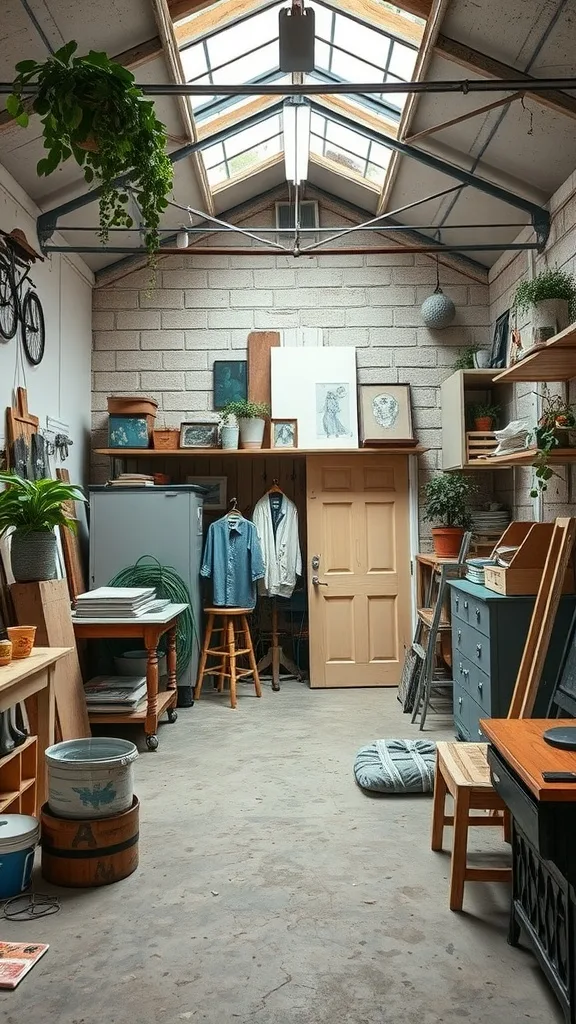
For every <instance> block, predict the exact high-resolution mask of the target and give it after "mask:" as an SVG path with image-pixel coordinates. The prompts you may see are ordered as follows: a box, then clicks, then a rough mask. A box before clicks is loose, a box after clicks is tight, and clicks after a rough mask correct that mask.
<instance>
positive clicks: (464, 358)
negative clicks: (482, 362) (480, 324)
mask: <svg viewBox="0 0 576 1024" xmlns="http://www.w3.org/2000/svg"><path fill="white" fill-rule="evenodd" d="M479 350H480V346H479V345H469V347H468V348H461V349H460V352H459V353H458V356H457V357H456V359H455V360H454V362H453V363H452V369H453V370H473V369H474V367H475V366H476V363H475V362H474V356H475V355H476V353H477V352H478V351H479Z"/></svg>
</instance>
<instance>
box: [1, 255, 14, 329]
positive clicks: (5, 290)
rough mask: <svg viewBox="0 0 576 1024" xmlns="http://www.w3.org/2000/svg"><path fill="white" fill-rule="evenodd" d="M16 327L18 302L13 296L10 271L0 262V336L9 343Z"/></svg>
mask: <svg viewBox="0 0 576 1024" xmlns="http://www.w3.org/2000/svg"><path fill="white" fill-rule="evenodd" d="M17 327H18V300H17V298H16V295H15V294H14V286H13V284H12V277H11V274H10V269H9V267H8V265H7V264H6V263H4V261H3V260H0V334H1V335H2V337H3V338H6V341H10V338H13V337H14V335H15V334H16V328H17Z"/></svg>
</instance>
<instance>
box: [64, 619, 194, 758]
mask: <svg viewBox="0 0 576 1024" xmlns="http://www.w3.org/2000/svg"><path fill="white" fill-rule="evenodd" d="M187 607H188V605H186V604H169V605H167V606H166V608H164V609H163V610H162V611H161V612H157V613H156V614H153V615H141V616H140V617H139V618H132V619H98V618H94V619H88V618H85V617H82V618H80V617H77V616H74V615H73V616H72V623H73V625H74V633H75V635H76V637H77V639H79V640H118V639H124V638H128V637H134V638H136V639H139V640H142V642H143V644H144V647H145V648H146V651H147V654H148V661H147V665H146V696H147V700H146V707H145V708H143V709H142V710H139V711H130V712H122V711H118V712H111V713H110V714H102V715H96V714H93V715H90V716H89V717H90V721H91V722H92V723H94V724H96V723H98V724H100V725H108V724H110V725H112V724H121V723H122V724H128V725H136V724H138V723H141V722H142V723H143V724H144V732H145V734H146V745H147V747H148V749H149V750H157V749H158V737H157V735H156V733H157V731H158V719H159V718H160V715H162V714H163V712H164V711H167V712H168V721H169V722H175V721H176V719H177V718H178V714H177V712H176V701H177V699H178V694H177V690H176V626H177V624H178V618H179V616H180V615H181V614H182V612H183V611H185V610H186V608H187ZM165 633H167V634H168V650H167V652H166V662H167V667H168V689H167V690H166V691H164V692H160V693H159V692H158V644H159V643H160V638H161V637H163V636H164V634H165Z"/></svg>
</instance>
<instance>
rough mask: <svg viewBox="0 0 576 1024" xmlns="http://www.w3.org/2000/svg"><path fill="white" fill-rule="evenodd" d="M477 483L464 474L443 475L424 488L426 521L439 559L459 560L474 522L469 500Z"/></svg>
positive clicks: (433, 479)
mask: <svg viewBox="0 0 576 1024" xmlns="http://www.w3.org/2000/svg"><path fill="white" fill-rule="evenodd" d="M475 490H476V484H475V483H473V481H472V480H470V478H469V477H467V476H464V474H463V473H439V474H438V475H437V476H434V477H432V479H431V480H429V481H428V483H427V484H426V486H425V488H424V512H423V514H422V518H423V519H425V520H426V521H427V522H429V523H436V526H433V527H432V541H433V544H434V553H435V554H436V555H438V557H439V558H457V557H458V552H459V551H460V545H461V543H462V537H463V536H464V530H465V529H468V528H470V526H471V525H472V519H471V516H470V512H469V510H468V501H469V498H470V496H471V495H472V494H473V493H474V492H475Z"/></svg>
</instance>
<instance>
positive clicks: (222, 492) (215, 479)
mask: <svg viewBox="0 0 576 1024" xmlns="http://www.w3.org/2000/svg"><path fill="white" fill-rule="evenodd" d="M186 483H187V484H196V486H197V487H203V488H204V492H205V493H204V511H205V512H222V511H223V509H225V508H226V493H227V488H228V477H226V476H187V477H186Z"/></svg>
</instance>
